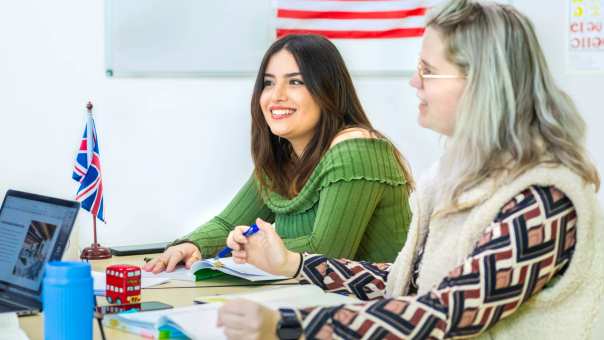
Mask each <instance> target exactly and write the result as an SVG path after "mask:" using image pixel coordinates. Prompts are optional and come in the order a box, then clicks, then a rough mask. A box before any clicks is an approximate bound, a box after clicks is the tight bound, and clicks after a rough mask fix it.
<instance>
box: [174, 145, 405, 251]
mask: <svg viewBox="0 0 604 340" xmlns="http://www.w3.org/2000/svg"><path fill="white" fill-rule="evenodd" d="M405 183H406V179H405V177H404V174H403V172H402V170H401V169H400V166H399V165H398V163H397V160H396V156H395V155H394V152H393V146H392V144H390V142H388V141H386V140H383V139H369V138H356V139H348V140H345V141H342V142H340V143H338V144H336V145H334V146H333V147H332V148H331V149H329V150H328V151H327V152H326V153H325V155H324V156H323V158H322V159H321V161H320V162H319V163H318V164H317V166H316V168H315V169H314V170H313V172H312V174H311V175H310V177H309V179H308V181H307V182H306V184H305V185H304V187H303V188H302V190H300V193H299V194H298V195H297V196H295V197H293V198H291V199H287V198H285V197H283V196H281V195H279V194H277V193H275V192H265V193H264V194H261V193H260V192H259V186H258V182H257V180H256V179H255V178H254V177H253V176H252V177H251V178H250V179H249V180H248V181H247V183H246V184H245V185H244V186H243V188H241V190H240V191H239V192H238V193H237V195H236V196H235V197H234V198H233V200H232V201H231V202H230V203H229V205H228V206H227V207H226V208H225V209H224V211H222V212H221V213H220V214H219V215H218V216H216V217H214V218H213V219H211V220H210V221H209V222H207V223H205V224H203V225H202V226H200V227H198V228H197V229H195V230H194V231H193V232H191V233H190V234H189V235H187V236H185V237H184V238H181V239H179V240H176V241H175V243H181V242H186V241H190V242H193V243H194V244H195V245H197V247H199V249H200V250H201V253H202V255H203V256H204V257H211V256H214V255H216V253H217V252H218V251H219V250H220V248H222V247H224V246H225V240H226V237H227V236H228V234H229V232H230V231H231V230H232V229H233V228H234V227H235V226H238V225H250V224H252V223H254V221H255V219H256V218H257V217H260V218H262V219H264V220H266V221H268V222H271V223H273V222H274V223H275V228H276V230H277V233H279V235H280V236H281V237H282V238H283V240H284V242H285V245H286V246H287V247H288V248H289V249H290V250H293V251H299V252H310V253H319V254H325V255H326V256H328V257H335V258H349V259H354V260H368V261H372V262H392V261H394V259H395V257H396V254H397V253H398V251H399V250H400V249H401V248H402V247H403V243H404V242H405V239H406V236H407V227H408V225H409V222H410V220H411V211H410V209H409V205H408V194H407V192H406V189H405Z"/></svg>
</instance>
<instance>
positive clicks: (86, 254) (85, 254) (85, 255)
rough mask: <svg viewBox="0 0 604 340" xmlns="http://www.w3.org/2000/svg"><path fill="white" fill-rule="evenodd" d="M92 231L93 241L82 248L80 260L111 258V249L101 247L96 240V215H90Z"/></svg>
mask: <svg viewBox="0 0 604 340" xmlns="http://www.w3.org/2000/svg"><path fill="white" fill-rule="evenodd" d="M92 231H93V234H94V241H93V243H92V244H91V245H90V247H86V248H84V250H82V253H81V254H80V258H81V259H82V260H103V259H110V258H111V250H109V248H107V247H102V246H101V245H100V244H99V243H98V242H97V241H96V216H95V215H92Z"/></svg>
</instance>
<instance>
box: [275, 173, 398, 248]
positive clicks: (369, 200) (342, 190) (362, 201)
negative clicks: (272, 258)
mask: <svg viewBox="0 0 604 340" xmlns="http://www.w3.org/2000/svg"><path fill="white" fill-rule="evenodd" d="M386 186H387V184H383V183H379V182H377V181H368V180H365V179H357V180H352V181H339V182H336V183H331V184H330V185H329V186H327V187H325V188H323V189H322V190H321V193H320V197H319V203H318V208H317V215H316V218H315V222H314V224H313V230H312V232H311V233H310V234H309V235H305V236H302V237H297V238H289V239H287V238H286V239H283V241H284V243H285V246H286V247H287V248H288V249H289V250H292V251H298V252H309V253H320V254H325V255H326V256H328V257H335V258H354V256H355V254H356V253H357V249H358V247H359V244H360V242H361V239H362V237H363V234H364V233H365V229H366V227H367V224H368V223H369V221H370V220H371V217H372V216H373V212H374V210H375V208H376V207H377V205H378V204H379V202H380V199H381V197H382V194H383V193H384V190H385V188H386Z"/></svg>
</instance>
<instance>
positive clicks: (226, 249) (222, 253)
mask: <svg viewBox="0 0 604 340" xmlns="http://www.w3.org/2000/svg"><path fill="white" fill-rule="evenodd" d="M259 230H260V228H258V226H257V225H256V223H254V224H252V225H251V226H250V227H249V228H247V230H246V231H245V232H244V233H243V236H245V237H249V236H252V235H254V234H255V233H257V232H258V231H259ZM231 251H233V249H231V248H229V247H224V248H222V250H221V251H220V252H219V253H218V255H216V257H215V258H218V259H219V258H221V257H225V256H227V255H229V254H230V253H231Z"/></svg>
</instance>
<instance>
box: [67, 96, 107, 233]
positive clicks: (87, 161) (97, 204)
mask: <svg viewBox="0 0 604 340" xmlns="http://www.w3.org/2000/svg"><path fill="white" fill-rule="evenodd" d="M86 118H87V120H86V127H85V128H84V135H83V136H82V141H81V142H80V149H79V150H78V154H77V156H76V160H75V165H74V169H73V175H72V176H71V177H72V178H73V179H74V180H76V181H77V182H79V183H80V188H79V189H78V193H77V194H76V200H78V201H80V202H81V203H82V205H81V206H82V208H84V209H86V210H88V211H90V213H91V214H92V215H93V216H96V217H97V218H98V219H99V220H101V221H103V222H105V216H104V207H103V181H102V180H101V161H100V158H99V144H98V139H97V135H96V128H95V127H94V118H93V117H92V105H90V104H89V110H88V115H87V117H86Z"/></svg>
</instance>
